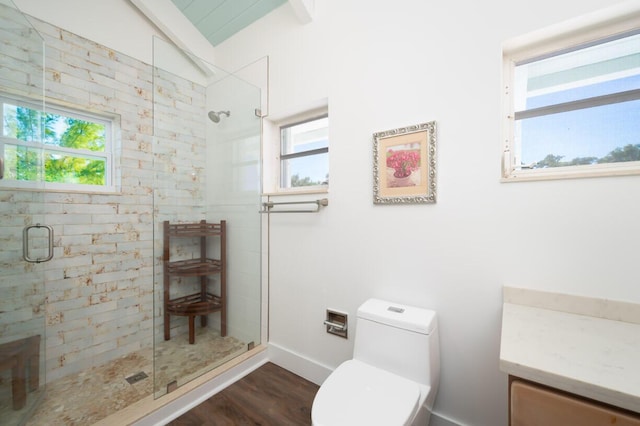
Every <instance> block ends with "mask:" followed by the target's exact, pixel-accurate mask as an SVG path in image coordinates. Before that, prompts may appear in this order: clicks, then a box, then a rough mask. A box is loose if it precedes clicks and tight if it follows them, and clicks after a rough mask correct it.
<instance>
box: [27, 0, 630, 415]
mask: <svg viewBox="0 0 640 426" xmlns="http://www.w3.org/2000/svg"><path fill="white" fill-rule="evenodd" d="M61 1H62V0H60V1H56V2H50V1H47V0H38V1H35V0H32V1H26V0H19V1H17V3H19V5H20V6H21V7H22V6H23V5H24V6H25V8H26V6H27V4H28V6H29V8H30V10H28V12H29V13H33V14H34V15H36V16H38V14H40V16H41V17H42V19H45V20H47V17H48V16H49V21H51V22H54V23H55V24H56V25H59V26H62V27H65V28H69V29H70V30H71V31H74V32H77V33H78V34H80V35H83V36H85V37H87V38H90V39H93V40H96V41H99V42H101V43H103V44H105V45H107V46H110V47H112V48H114V49H117V50H121V51H123V52H124V53H127V54H130V55H132V56H136V57H138V58H141V59H144V56H145V55H148V57H149V58H150V57H151V52H150V50H149V51H146V49H147V48H149V49H150V41H149V44H148V47H145V46H143V45H144V43H145V40H148V39H149V38H150V36H149V34H150V33H153V32H154V30H153V27H151V26H149V25H147V24H144V23H139V22H138V18H139V16H138V15H137V12H131V11H127V12H126V13H125V12H124V10H122V12H123V14H122V16H120V15H118V14H115V11H116V8H114V13H108V14H106V13H105V14H104V16H105V17H107V18H108V19H106V20H107V21H108V22H110V23H113V22H115V20H116V19H121V20H122V19H134V18H133V17H138V18H135V19H136V25H135V26H134V25H125V26H120V27H119V29H118V30H117V31H113V30H112V29H111V27H110V29H109V30H105V29H103V28H102V25H97V24H96V25H85V24H83V22H84V21H83V20H82V17H83V16H84V14H87V15H89V14H91V13H93V12H92V11H88V10H84V9H81V8H80V7H79V5H81V4H89V3H90V4H92V5H94V6H95V5H97V4H98V3H100V4H102V3H103V2H102V1H100V2H98V1H92V2H87V1H86V0H76V1H73V0H64V4H65V5H66V6H61ZM54 3H55V5H54ZM104 3H106V2H104ZM110 3H111V2H110ZM122 3H125V1H124V0H117V1H116V0H114V2H113V4H114V5H120V6H122V7H124V5H122ZM615 3H621V2H620V1H614V0H581V1H577V0H573V1H566V2H558V1H554V0H539V1H537V2H530V1H524V0H517V1H513V0H488V1H485V2H481V3H478V2H475V1H473V0H459V1H450V2H425V1H422V0H403V1H400V2H395V3H393V4H391V3H390V2H371V1H365V0H359V1H357V0H352V1H348V2H347V1H341V2H338V1H331V2H329V1H326V0H316V1H315V5H316V11H315V12H316V13H315V19H314V21H313V22H312V23H310V24H307V25H305V26H302V25H300V24H299V23H298V22H297V21H296V19H295V18H294V14H293V12H292V10H291V9H290V6H289V5H288V4H286V5H284V6H282V7H281V8H280V9H278V10H276V11H274V12H273V13H272V14H270V15H268V16H267V17H266V18H264V19H262V20H260V21H258V22H256V23H255V24H253V25H252V26H251V27H250V28H248V29H247V30H245V31H243V32H242V33H239V34H238V35H236V36H234V37H233V38H231V39H230V40H228V41H227V42H225V43H223V44H222V45H220V46H219V47H218V48H217V50H216V58H217V59H216V62H217V63H216V65H218V66H220V67H222V68H224V69H228V70H233V69H238V68H240V67H242V66H244V65H246V64H248V63H250V62H252V61H254V60H256V59H258V58H261V57H263V56H264V55H269V56H270V65H271V67H270V77H271V81H270V85H271V92H270V97H271V99H270V115H271V116H273V117H275V116H277V115H279V114H284V113H286V112H289V111H292V110H295V109H296V108H298V107H300V106H304V105H309V104H311V103H314V102H316V101H317V100H319V99H322V98H328V99H329V108H330V115H331V131H330V132H331V133H330V138H331V153H330V162H331V164H330V168H331V190H330V194H329V199H330V205H329V207H328V208H327V209H325V210H324V211H323V212H322V213H321V214H318V215H300V216H298V215H279V216H276V215H273V216H272V218H271V225H270V232H271V241H270V261H271V264H270V272H271V276H270V278H271V280H270V340H271V342H273V343H276V344H278V345H279V346H281V347H282V348H285V349H286V350H288V351H291V352H293V353H295V354H298V355H300V356H301V357H303V358H307V359H310V360H313V361H314V362H316V363H318V364H322V365H327V366H330V367H335V366H337V365H338V364H339V363H340V362H341V361H343V360H344V359H346V358H348V357H349V356H350V351H351V347H352V346H351V345H352V339H350V340H342V339H339V338H337V337H334V336H329V335H327V334H326V333H325V332H324V327H323V326H322V321H323V319H324V311H325V308H335V309H339V310H345V311H347V312H349V313H350V319H351V321H353V320H354V316H355V312H356V309H357V306H358V305H359V304H360V303H362V302H363V301H364V300H365V299H366V298H368V297H372V296H376V297H382V298H388V299H391V300H394V301H398V302H405V303H413V304H416V305H420V306H425V307H429V308H433V309H435V310H437V311H438V315H439V320H440V327H441V328H440V337H441V345H442V347H441V351H442V382H441V386H440V391H439V394H438V398H437V400H436V406H435V412H436V413H437V414H439V415H440V416H444V417H448V418H451V419H453V420H455V421H456V422H457V423H460V424H469V425H486V426H496V425H504V424H506V411H507V405H506V401H507V396H506V380H507V378H506V376H505V375H504V374H503V373H501V372H500V371H499V370H498V351H499V335H500V317H501V304H502V297H501V288H502V286H503V285H505V284H508V285H514V286H526V287H530V288H535V289H541V290H552V291H558V292H567V293H574V294H580V295H586V296H593V297H603V298H610V299H619V300H629V301H634V302H640V288H639V287H638V286H637V282H638V278H639V277H638V275H639V273H638V269H637V267H636V265H635V264H636V262H637V253H638V243H637V241H638V238H637V236H638V235H639V233H640V223H639V222H638V220H637V217H639V215H640V203H639V202H638V201H637V196H636V194H637V191H638V189H637V188H638V185H639V184H640V178H639V177H619V178H600V179H585V180H567V181H554V182H533V183H515V184H501V183H499V175H500V146H501V144H500V139H501V135H500V119H499V113H500V71H501V64H500V53H501V52H500V44H501V42H502V41H504V40H506V39H508V38H510V37H513V36H517V35H520V34H523V33H526V32H529V31H532V30H536V29H538V28H540V27H544V26H547V25H551V24H556V23H559V22H562V21H564V20H566V19H569V18H572V17H574V16H577V15H581V14H584V13H588V12H592V11H595V10H598V9H599V8H604V7H607V6H609V5H612V4H615ZM96 7H97V6H96ZM51 9H54V10H51ZM93 9H94V10H95V8H93ZM56 10H57V13H56ZM69 10H73V14H71V13H69ZM130 13H131V14H132V15H131V16H129V14H130ZM65 14H69V17H68V19H67V18H65ZM60 15H62V16H60ZM71 17H73V18H71ZM62 18H65V19H64V22H63V21H62ZM138 24H139V25H138ZM106 38H109V40H107V39H106ZM140 43H142V44H140ZM134 46H139V48H135V49H133V47H134ZM133 50H135V52H133ZM429 120H436V121H437V122H438V126H439V128H438V202H437V204H435V205H413V206H380V205H373V204H372V175H371V170H372V140H371V135H372V133H373V132H376V131H381V130H387V129H391V128H395V127H402V126H406V125H410V124H416V123H420V122H424V121H429ZM400 247H404V248H406V249H405V250H403V251H400V250H398V248H400ZM351 324H352V325H353V324H354V323H353V322H352V323H351Z"/></svg>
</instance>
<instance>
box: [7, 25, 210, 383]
mask: <svg viewBox="0 0 640 426" xmlns="http://www.w3.org/2000/svg"><path fill="white" fill-rule="evenodd" d="M32 23H33V25H34V26H35V27H36V28H37V30H38V31H39V32H40V33H41V34H42V35H43V37H44V38H45V43H46V59H45V64H46V71H45V81H46V82H45V87H46V101H47V102H48V103H55V104H59V105H62V106H69V107H73V108H75V109H86V110H90V111H93V112H96V113H103V114H104V113H106V114H110V115H113V116H114V117H116V121H117V122H118V123H119V131H118V132H117V136H116V147H117V149H116V157H117V158H118V160H117V163H116V175H117V179H118V180H119V182H120V184H119V191H118V192H117V193H114V194H97V193H78V192H47V193H45V197H44V201H45V204H46V222H47V223H48V224H50V225H52V226H53V227H54V230H55V240H54V252H55V256H54V259H53V260H52V261H51V262H49V263H46V264H43V266H44V267H45V268H46V272H45V275H46V276H45V286H44V287H45V292H46V299H45V305H44V308H45V315H46V357H47V364H46V369H47V380H49V381H50V380H55V379H57V378H60V377H64V376H66V375H68V374H71V373H74V372H77V371H80V370H83V369H85V368H88V367H91V366H93V365H99V364H103V363H105V362H108V361H110V360H112V359H115V358H118V357H120V356H123V355H126V354H129V353H131V352H134V351H137V350H139V349H144V348H149V347H151V346H152V344H153V327H154V313H155V315H157V316H159V315H160V314H161V310H160V309H161V308H160V305H156V308H155V311H154V299H153V298H154V291H153V290H154V277H153V266H154V265H153V263H154V250H153V248H154V246H153V244H154V242H153V241H154V222H153V215H154V189H155V188H154V185H155V183H156V176H154V173H155V172H158V178H159V179H170V180H171V183H165V184H163V186H162V187H160V188H158V190H157V194H156V195H155V196H156V205H155V208H156V209H165V208H167V209H170V210H169V211H167V212H166V215H172V214H178V213H179V212H180V211H183V210H189V211H190V212H191V213H192V214H193V213H194V212H198V211H199V208H200V206H201V205H202V203H200V202H199V201H196V202H195V203H194V202H193V199H194V197H195V198H196V199H197V198H198V192H199V186H200V184H201V172H203V170H204V166H202V165H201V161H204V160H203V157H204V156H202V155H201V152H200V148H201V147H202V146H204V129H203V128H204V124H200V127H201V128H202V131H200V130H196V131H194V130H193V129H192V128H198V126H197V125H195V124H194V123H193V121H195V120H196V119H195V118H193V117H194V116H196V115H199V116H201V117H204V114H205V113H204V107H203V106H202V105H204V91H203V90H202V89H201V88H199V87H197V86H195V85H190V84H182V83H178V82H177V81H178V80H176V81H174V82H171V81H169V80H167V84H165V86H166V88H167V90H166V91H163V92H158V93H156V97H157V99H164V101H163V102H164V105H165V106H167V109H166V110H165V111H164V113H163V114H160V115H159V116H157V117H156V120H160V121H158V122H157V124H158V125H159V127H160V128H162V129H163V130H162V134H161V135H160V137H159V138H158V141H159V145H157V146H156V147H155V148H154V140H153V138H152V134H153V126H154V122H153V71H152V66H151V65H149V64H145V63H142V62H140V61H138V60H136V59H133V58H130V57H128V56H125V55H122V54H121V53H118V52H115V51H113V50H110V49H108V48H106V47H104V46H101V45H99V44H97V43H94V42H92V41H90V40H86V39H84V38H82V37H79V36H76V35H74V34H71V33H69V32H66V31H64V30H62V29H59V28H56V27H54V26H51V25H49V24H47V23H43V22H41V21H38V20H32ZM3 43H6V45H7V46H10V45H12V44H15V45H16V46H20V43H21V40H20V39H16V40H3ZM4 49H5V45H3V50H4ZM24 61H25V68H26V67H27V66H28V58H27V57H26V56H25V59H24ZM23 86H24V82H23V81H20V80H19V79H16V86H15V87H4V90H5V91H8V92H11V93H26V89H25V87H23ZM171 107H175V108H174V110H171ZM198 109H199V113H198V114H194V110H198ZM162 120H171V123H165V124H163V123H162ZM176 123H181V125H180V126H176ZM192 124H194V125H193V126H192ZM156 151H157V152H156ZM154 153H156V154H157V156H156V157H155V159H154ZM185 164H188V165H190V167H191V168H192V169H193V170H194V172H193V173H185V174H184V175H177V174H176V173H175V171H176V169H180V168H182V166H184V165H185ZM176 165H178V167H175V166H176ZM154 167H155V170H154ZM18 197H21V196H20V195H18ZM22 198H23V199H24V203H25V208H27V209H28V208H29V206H28V203H29V200H30V199H31V198H29V197H22ZM163 204H164V206H163ZM5 205H6V203H0V216H2V215H3V211H2V210H3V206H5ZM162 211H163V212H164V210H162ZM196 216H201V215H200V214H199V213H196ZM2 217H3V220H4V216H2ZM167 218H169V217H167ZM161 220H163V218H162V217H161V218H160V220H159V221H158V224H159V227H156V229H155V232H156V236H161V228H160V227H161ZM157 253H158V254H160V253H161V251H158V252H157ZM158 260H159V259H158V258H156V259H155V261H156V262H158ZM158 270H160V271H161V267H160V268H158ZM161 283H162V281H160V285H161ZM157 293H158V294H159V295H161V291H160V292H157ZM27 308H28V307H27ZM160 318H161V317H160ZM157 325H158V326H159V327H161V326H162V322H161V320H160V321H158V324H157Z"/></svg>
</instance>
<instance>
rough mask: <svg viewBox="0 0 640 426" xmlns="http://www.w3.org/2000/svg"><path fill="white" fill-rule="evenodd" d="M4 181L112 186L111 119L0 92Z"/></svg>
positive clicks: (95, 188)
mask: <svg viewBox="0 0 640 426" xmlns="http://www.w3.org/2000/svg"><path fill="white" fill-rule="evenodd" d="M0 102H1V103H2V121H3V128H2V136H1V138H0V154H1V155H2V159H3V162H4V177H3V179H2V180H1V181H0V184H1V185H2V186H5V187H18V188H30V187H33V188H35V187H37V186H36V185H37V183H39V182H42V181H44V182H46V183H47V188H50V189H61V190H88V191H109V190H113V185H114V183H113V173H112V169H113V153H112V146H113V143H112V139H113V138H112V128H113V120H112V119H111V118H108V117H103V116H98V115H95V114H91V113H87V112H84V111H82V112H80V111H73V110H71V109H68V108H61V107H55V106H51V105H49V104H47V105H46V109H45V108H43V106H42V105H37V104H34V103H31V102H28V101H22V100H17V99H10V98H5V97H1V98H0Z"/></svg>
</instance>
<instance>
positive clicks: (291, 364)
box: [268, 342, 333, 386]
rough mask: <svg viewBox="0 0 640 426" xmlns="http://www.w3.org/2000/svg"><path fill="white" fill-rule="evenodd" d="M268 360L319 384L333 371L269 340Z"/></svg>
mask: <svg viewBox="0 0 640 426" xmlns="http://www.w3.org/2000/svg"><path fill="white" fill-rule="evenodd" d="M268 351H269V361H271V362H272V363H274V364H276V365H278V366H280V367H282V368H284V369H285V370H289V371H291V372H292V373H295V374H297V375H298V376H300V377H303V378H305V379H307V380H309V381H310V382H313V383H315V384H316V385H318V386H320V385H321V384H322V383H324V381H325V380H326V379H327V377H329V374H331V373H332V372H333V368H331V367H328V366H326V365H324V364H321V363H319V362H318V361H316V360H313V359H311V358H308V357H305V356H303V355H300V354H298V353H296V352H293V351H290V350H289V349H286V348H284V347H282V346H280V345H278V344H277V343H272V342H269V345H268Z"/></svg>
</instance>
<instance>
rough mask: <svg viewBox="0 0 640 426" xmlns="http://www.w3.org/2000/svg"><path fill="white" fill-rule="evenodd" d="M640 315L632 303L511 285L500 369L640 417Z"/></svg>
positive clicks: (503, 317)
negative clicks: (512, 286)
mask: <svg viewBox="0 0 640 426" xmlns="http://www.w3.org/2000/svg"><path fill="white" fill-rule="evenodd" d="M546 302H548V303H546ZM527 303H529V304H530V305H533V306H530V305H529V304H527ZM546 306H549V307H551V309H550V308H547V307H546ZM567 311H568V312H567ZM639 315H640V305H635V304H630V303H627V302H616V301H609V300H598V299H590V298H584V297H580V296H575V297H574V296H569V295H556V294H552V293H543V292H538V291H534V292H532V293H529V291H528V290H524V289H512V288H506V287H505V303H504V307H503V313H502V336H501V344H500V370H502V371H503V372H505V373H508V374H510V375H513V376H517V377H521V378H524V379H528V380H532V381H534V382H538V383H541V384H544V385H548V386H551V387H554V388H557V389H561V390H564V391H568V392H571V393H574V394H577V395H582V396H585V397H587V398H592V399H595V400H598V401H601V402H605V403H608V404H611V405H614V406H617V407H622V408H626V409H629V410H632V411H635V412H639V413H640V321H637V320H638V316H639ZM609 317H613V318H615V319H610V318H609Z"/></svg>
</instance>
